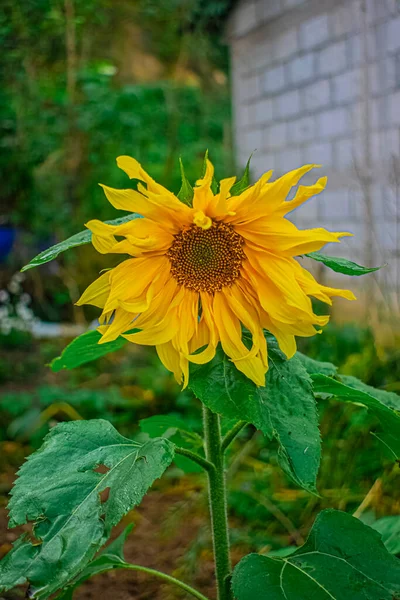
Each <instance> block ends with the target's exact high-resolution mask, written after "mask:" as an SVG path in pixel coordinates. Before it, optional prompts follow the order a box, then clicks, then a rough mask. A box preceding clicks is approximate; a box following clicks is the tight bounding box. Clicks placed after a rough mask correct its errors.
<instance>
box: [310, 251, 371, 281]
mask: <svg viewBox="0 0 400 600" xmlns="http://www.w3.org/2000/svg"><path fill="white" fill-rule="evenodd" d="M306 256H308V258H312V259H313V260H317V261H318V262H322V263H324V265H325V266H326V267H329V269H332V271H335V272H336V273H343V275H355V276H359V275H366V274H367V273H373V272H374V271H378V270H379V269H382V267H362V266H361V265H358V264H357V263H355V262H352V261H351V260H347V258H340V257H338V256H327V255H326V254H321V253H320V252H310V253H309V254H306Z"/></svg>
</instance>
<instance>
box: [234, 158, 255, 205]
mask: <svg viewBox="0 0 400 600" xmlns="http://www.w3.org/2000/svg"><path fill="white" fill-rule="evenodd" d="M252 156H253V155H252V154H250V158H249V160H248V161H247V164H246V168H245V170H244V173H243V175H242V178H241V179H239V181H237V182H236V183H235V185H233V186H232V188H231V191H230V194H231V196H239V195H240V194H241V193H242V192H244V190H245V189H246V188H248V187H249V185H250V161H251V157H252Z"/></svg>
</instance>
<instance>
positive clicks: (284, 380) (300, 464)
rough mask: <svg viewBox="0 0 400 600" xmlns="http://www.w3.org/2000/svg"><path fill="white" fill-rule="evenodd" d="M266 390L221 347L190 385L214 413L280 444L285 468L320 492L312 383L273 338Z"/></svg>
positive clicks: (193, 373) (195, 370)
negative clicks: (245, 423) (253, 428)
mask: <svg viewBox="0 0 400 600" xmlns="http://www.w3.org/2000/svg"><path fill="white" fill-rule="evenodd" d="M268 353H269V371H268V374H267V377H266V382H265V387H258V386H256V385H255V384H254V383H253V382H252V381H250V379H248V378H247V377H245V376H244V375H243V374H242V373H240V371H238V370H237V369H236V367H235V365H234V364H233V363H232V361H230V360H229V358H228V357H227V356H226V355H225V354H224V353H223V352H222V350H221V349H220V348H219V349H218V350H217V354H216V357H215V359H214V360H213V361H212V362H210V363H207V364H205V365H202V366H194V367H192V369H191V374H190V378H189V386H190V388H191V389H192V390H193V392H194V393H195V394H196V396H197V397H198V398H199V399H200V400H201V401H202V402H203V403H204V404H205V405H206V406H207V407H208V408H210V409H211V410H212V411H214V412H216V413H219V414H220V415H223V416H224V417H228V418H233V419H237V420H246V421H248V422H249V423H252V424H253V425H255V426H256V427H257V428H258V429H260V430H261V431H262V432H263V433H264V434H265V435H266V436H268V437H270V438H275V439H276V440H277V441H278V444H279V460H280V464H281V466H282V468H283V469H284V470H285V472H286V473H288V474H289V476H290V477H292V479H294V481H295V482H296V483H297V484H298V485H300V486H302V487H304V488H305V489H306V490H309V491H312V492H315V481H316V476H317V473H318V467H319V461H320V453H321V448H320V447H321V442H320V435H319V429H318V415H317V410H316V404H315V398H314V395H313V392H312V386H311V379H310V377H309V375H308V373H307V371H306V370H305V368H304V367H303V366H302V364H301V362H300V361H299V359H298V358H296V357H294V358H292V359H291V360H286V359H285V357H284V356H283V354H282V352H280V350H279V349H278V348H277V344H276V342H275V340H273V339H271V338H269V344H268Z"/></svg>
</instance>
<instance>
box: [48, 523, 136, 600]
mask: <svg viewBox="0 0 400 600" xmlns="http://www.w3.org/2000/svg"><path fill="white" fill-rule="evenodd" d="M132 529H133V524H131V525H128V527H126V528H125V529H124V531H123V532H122V533H121V534H120V535H119V536H118V537H117V538H116V539H115V540H114V541H113V542H111V544H108V546H107V547H106V548H104V550H102V551H101V552H100V554H98V556H97V557H96V558H95V559H94V560H92V561H91V562H90V563H89V564H88V565H87V567H86V568H85V569H84V570H83V571H82V572H81V573H80V575H79V577H78V578H77V579H76V580H75V581H74V583H73V585H71V586H69V587H68V588H67V589H65V590H64V591H63V592H61V594H60V595H59V596H57V600H70V599H71V598H73V593H74V590H75V589H76V588H77V587H79V586H80V585H81V584H82V583H83V582H84V581H86V580H87V579H89V578H90V577H93V575H99V574H100V573H104V572H105V571H111V570H112V569H115V568H118V567H121V566H123V565H125V564H126V563H125V556H124V545H125V542H126V538H127V537H128V535H129V534H130V533H131V531H132Z"/></svg>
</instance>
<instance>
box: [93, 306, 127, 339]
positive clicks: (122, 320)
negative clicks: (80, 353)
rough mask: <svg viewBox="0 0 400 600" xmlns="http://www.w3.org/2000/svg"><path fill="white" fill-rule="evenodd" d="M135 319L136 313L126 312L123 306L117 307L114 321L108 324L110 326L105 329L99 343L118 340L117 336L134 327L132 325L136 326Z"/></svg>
mask: <svg viewBox="0 0 400 600" xmlns="http://www.w3.org/2000/svg"><path fill="white" fill-rule="evenodd" d="M134 319H135V315H133V314H132V313H130V312H126V311H125V310H123V309H122V308H119V309H117V310H116V311H115V314H114V319H113V320H112V323H111V324H110V325H108V327H107V328H106V330H105V331H104V334H103V336H102V338H101V339H100V341H99V344H105V343H107V342H112V341H113V340H116V339H117V337H119V336H120V335H121V333H124V332H125V331H128V330H129V329H132V327H133V326H134V325H133V323H134Z"/></svg>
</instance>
